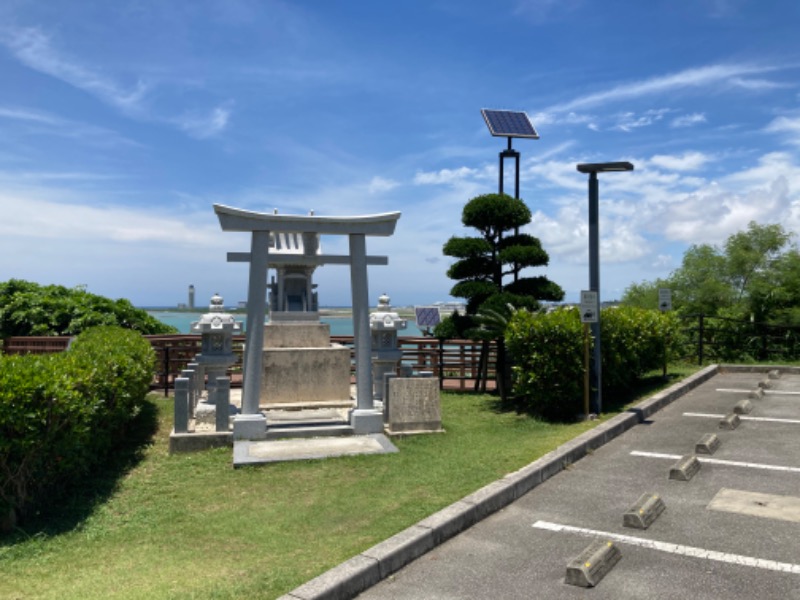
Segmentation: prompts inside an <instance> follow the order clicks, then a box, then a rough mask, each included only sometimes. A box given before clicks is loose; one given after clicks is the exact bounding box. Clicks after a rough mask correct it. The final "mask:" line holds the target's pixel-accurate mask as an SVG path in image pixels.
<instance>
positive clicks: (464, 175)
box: [414, 167, 478, 185]
mask: <svg viewBox="0 0 800 600" xmlns="http://www.w3.org/2000/svg"><path fill="white" fill-rule="evenodd" d="M477 175H478V170H477V169H470V168H469V167H459V168H458V169H441V170H439V171H429V172H423V171H420V172H418V173H417V174H416V175H414V183H415V184H417V185H442V184H453V183H457V182H459V181H462V180H465V179H471V178H473V177H476V176H477Z"/></svg>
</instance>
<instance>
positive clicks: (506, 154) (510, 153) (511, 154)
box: [499, 137, 519, 282]
mask: <svg viewBox="0 0 800 600" xmlns="http://www.w3.org/2000/svg"><path fill="white" fill-rule="evenodd" d="M511 139H512V138H511V137H509V138H508V148H507V149H505V150H503V151H502V152H501V153H500V186H499V188H500V195H501V196H502V195H503V183H504V181H503V180H504V179H505V173H504V172H503V165H504V164H505V160H506V159H507V158H513V159H514V198H515V199H517V200H519V152H517V151H516V150H514V149H513V148H512V147H511ZM514 235H515V236H516V235H519V227H514ZM517 279H519V270H518V269H517V268H516V265H514V281H515V282H516V281H517Z"/></svg>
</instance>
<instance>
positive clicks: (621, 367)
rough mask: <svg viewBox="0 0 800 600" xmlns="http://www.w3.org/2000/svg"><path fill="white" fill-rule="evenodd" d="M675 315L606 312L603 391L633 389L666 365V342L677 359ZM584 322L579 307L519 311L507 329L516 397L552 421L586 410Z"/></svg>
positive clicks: (603, 316) (618, 309) (603, 320)
mask: <svg viewBox="0 0 800 600" xmlns="http://www.w3.org/2000/svg"><path fill="white" fill-rule="evenodd" d="M679 325H680V323H679V321H678V319H677V318H676V317H675V316H674V315H673V314H672V313H660V312H657V311H653V310H644V309H639V308H633V307H615V308H609V309H604V310H603V311H602V314H601V318H600V326H601V332H602V341H603V344H602V348H601V352H602V362H603V390H604V393H605V392H611V391H619V390H625V389H628V388H630V387H631V386H632V385H633V384H634V383H635V382H636V380H637V379H638V378H640V377H641V376H642V375H644V374H645V373H647V372H648V371H652V370H654V369H657V368H659V367H660V366H661V365H663V363H664V352H665V340H666V341H667V352H668V354H669V355H672V353H673V352H674V350H675V348H676V347H677V346H678V344H679V343H680V340H679V336H680V333H679ZM583 339H584V338H583V324H582V323H581V321H580V314H579V312H578V309H577V308H563V309H558V310H555V311H553V312H551V313H547V314H532V313H529V312H527V311H524V310H520V311H517V312H516V313H515V314H514V315H513V316H512V317H511V320H510V322H509V326H508V329H507V330H506V344H507V346H508V348H509V351H510V353H511V356H512V360H513V362H514V366H513V368H512V373H513V389H512V393H513V395H514V398H515V400H516V402H517V403H518V405H519V406H520V407H521V408H522V409H524V410H526V411H529V412H532V413H534V414H539V415H541V416H543V417H545V418H548V419H555V420H570V419H574V418H575V416H576V415H577V414H579V413H580V412H582V410H583V381H584V342H583Z"/></svg>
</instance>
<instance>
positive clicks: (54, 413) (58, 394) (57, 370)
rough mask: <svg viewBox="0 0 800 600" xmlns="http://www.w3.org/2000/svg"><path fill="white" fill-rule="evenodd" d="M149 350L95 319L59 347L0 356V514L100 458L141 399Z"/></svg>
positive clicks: (32, 501) (18, 508)
mask: <svg viewBox="0 0 800 600" xmlns="http://www.w3.org/2000/svg"><path fill="white" fill-rule="evenodd" d="M154 368H155V355H154V352H153V350H152V348H151V346H150V344H149V343H148V342H147V341H146V340H145V339H144V338H142V337H141V335H139V334H137V333H135V332H132V331H128V330H125V329H121V328H118V327H99V328H95V329H91V330H88V331H87V332H85V333H83V334H81V335H80V336H78V338H77V339H76V340H75V343H74V344H73V346H72V347H71V348H70V349H69V350H68V351H67V352H64V353H61V354H53V355H25V356H0V517H2V516H4V515H9V514H10V515H11V516H12V518H11V519H10V522H13V516H14V515H15V514H17V515H22V514H24V513H25V512H26V510H27V509H29V508H30V507H32V506H34V505H36V504H37V503H38V502H40V501H41V499H42V498H43V496H44V494H46V493H48V492H49V491H51V490H55V489H56V488H57V487H59V486H63V484H64V483H66V482H68V481H70V480H72V479H73V478H76V477H80V476H81V475H84V474H85V473H87V472H88V471H89V469H90V468H91V467H92V466H94V465H96V464H99V463H100V462H102V460H103V459H104V458H105V457H106V456H107V454H108V451H109V450H110V449H111V448H112V446H113V444H114V442H115V440H116V439H117V437H118V436H119V435H121V434H122V433H124V429H125V425H126V424H127V423H128V422H129V421H130V420H131V419H132V418H133V417H134V416H135V415H136V413H137V411H138V410H139V409H140V407H141V406H142V403H143V401H144V398H145V395H146V393H147V391H148V388H149V384H150V382H151V381H152V377H153V372H154Z"/></svg>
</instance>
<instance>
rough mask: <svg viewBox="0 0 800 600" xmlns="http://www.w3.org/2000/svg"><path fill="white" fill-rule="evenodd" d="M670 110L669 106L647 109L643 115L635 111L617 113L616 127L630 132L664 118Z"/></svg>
mask: <svg viewBox="0 0 800 600" xmlns="http://www.w3.org/2000/svg"><path fill="white" fill-rule="evenodd" d="M668 112H669V109H668V108H660V109H651V110H647V111H645V112H644V113H642V114H641V115H637V114H636V113H634V112H624V113H620V114H619V115H617V124H616V125H615V126H614V129H619V130H620V131H625V132H629V131H633V130H634V129H638V128H640V127H647V126H649V125H652V124H653V123H655V122H657V121H660V120H661V119H663V118H664V115H665V114H667V113H668Z"/></svg>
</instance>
